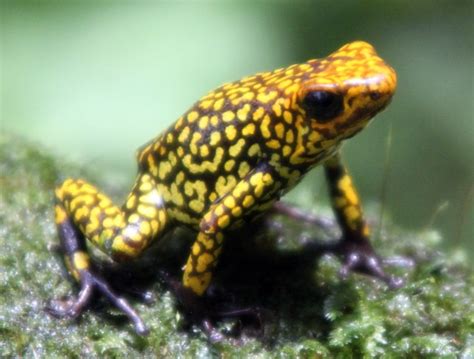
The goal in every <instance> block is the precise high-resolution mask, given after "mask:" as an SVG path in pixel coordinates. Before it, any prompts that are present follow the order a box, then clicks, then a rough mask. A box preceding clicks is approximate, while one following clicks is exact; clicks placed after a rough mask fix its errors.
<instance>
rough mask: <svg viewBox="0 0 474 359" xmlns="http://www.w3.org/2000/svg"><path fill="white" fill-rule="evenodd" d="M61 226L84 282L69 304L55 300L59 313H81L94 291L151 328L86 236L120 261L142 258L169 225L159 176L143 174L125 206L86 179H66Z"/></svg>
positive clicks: (69, 260)
mask: <svg viewBox="0 0 474 359" xmlns="http://www.w3.org/2000/svg"><path fill="white" fill-rule="evenodd" d="M55 213H56V218H55V221H56V225H57V228H58V234H59V238H60V243H61V247H62V250H63V254H64V258H65V262H66V266H67V268H68V270H69V272H70V273H71V274H72V276H73V277H74V278H75V279H76V280H77V281H78V282H79V283H80V286H81V291H80V293H79V295H78V297H77V298H76V299H75V300H73V301H71V302H69V303H66V304H65V305H61V303H59V302H58V301H53V302H52V304H51V305H50V306H49V308H48V310H49V311H50V312H52V313H53V314H54V315H56V316H70V317H73V316H77V315H79V314H80V312H81V311H82V310H83V308H84V307H85V306H86V305H87V304H88V303H89V302H90V299H91V296H92V293H93V291H94V290H98V291H99V292H101V293H102V294H103V295H105V296H106V297H107V298H108V299H109V300H110V301H111V302H112V303H113V304H114V305H115V306H117V307H118V308H119V309H121V310H122V311H123V312H124V313H125V314H126V315H127V316H128V317H129V318H130V319H131V320H132V322H133V323H134V325H135V329H136V331H137V332H138V333H145V332H146V327H145V325H144V323H143V322H142V320H141V319H140V317H139V316H138V314H137V313H136V312H135V311H134V310H133V309H132V307H131V306H130V305H129V304H128V303H127V302H126V301H125V300H124V299H123V298H121V297H120V296H119V295H117V294H116V293H115V292H114V291H113V290H112V289H111V287H110V286H109V285H108V284H107V283H106V281H105V280H104V279H103V278H102V277H101V276H100V275H99V274H98V273H96V271H95V269H94V266H93V263H92V262H91V259H90V257H89V255H88V252H87V248H86V243H85V239H87V240H89V241H90V242H91V243H92V244H93V245H94V246H96V247H97V248H99V249H100V250H101V251H103V252H104V253H106V254H107V255H109V256H110V257H111V258H113V259H114V260H117V261H124V260H127V259H132V258H136V257H138V256H139V255H140V254H141V253H142V252H143V250H144V249H145V248H146V247H147V246H148V245H149V244H150V243H151V241H152V240H153V239H155V238H157V237H159V236H160V234H162V233H163V231H164V230H165V229H166V225H167V217H166V210H165V208H164V205H163V201H162V199H161V196H160V195H159V193H158V192H157V190H156V183H155V181H154V179H153V178H152V177H151V176H150V175H148V174H143V175H140V176H139V177H138V178H137V181H136V183H135V186H134V188H133V190H132V191H131V193H130V194H129V196H128V199H127V201H126V203H125V204H124V206H123V207H122V208H119V207H117V206H115V205H114V204H113V203H112V201H111V200H110V199H109V198H108V197H107V196H106V195H104V194H102V193H101V192H99V191H98V190H97V189H96V188H95V187H94V186H92V185H90V184H89V183H87V182H85V181H83V180H73V179H68V180H66V181H65V182H64V183H63V184H62V185H61V186H60V187H58V188H57V190H56V205H55Z"/></svg>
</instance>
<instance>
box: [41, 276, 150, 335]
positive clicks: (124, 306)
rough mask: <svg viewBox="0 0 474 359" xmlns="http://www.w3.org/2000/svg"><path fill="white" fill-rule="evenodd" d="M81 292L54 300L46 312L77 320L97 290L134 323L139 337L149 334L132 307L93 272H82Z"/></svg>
mask: <svg viewBox="0 0 474 359" xmlns="http://www.w3.org/2000/svg"><path fill="white" fill-rule="evenodd" d="M80 285H81V290H80V292H79V295H78V296H77V297H76V298H70V299H67V300H52V301H51V302H50V303H49V304H48V305H47V306H46V310H47V311H48V312H49V313H50V314H51V315H53V316H55V317H58V318H64V317H68V318H76V317H77V316H79V315H80V314H81V313H82V312H83V311H84V309H85V308H86V307H87V306H88V305H89V304H90V302H91V300H92V296H93V293H94V291H95V290H97V291H99V292H100V293H102V294H103V295H104V296H106V297H107V298H108V299H109V300H110V301H111V302H112V304H113V305H115V306H116V307H117V308H118V309H120V310H121V311H122V312H123V313H124V314H125V315H126V316H127V317H128V318H129V319H130V320H131V321H132V323H133V325H134V327H135V331H136V332H137V334H139V335H146V334H148V329H147V327H146V326H145V323H144V322H143V321H142V319H141V318H140V317H139V315H138V314H137V313H136V312H135V310H134V309H133V308H132V307H131V306H130V304H129V303H128V302H127V301H126V300H125V299H124V298H122V297H120V296H119V295H118V294H116V293H115V291H114V290H113V289H112V288H111V287H110V286H109V285H108V284H107V282H106V281H105V280H104V279H103V278H101V277H100V276H99V275H97V274H95V273H94V272H92V271H91V270H82V271H81V279H80Z"/></svg>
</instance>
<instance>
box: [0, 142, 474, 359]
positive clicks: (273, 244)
mask: <svg viewBox="0 0 474 359" xmlns="http://www.w3.org/2000/svg"><path fill="white" fill-rule="evenodd" d="M0 176H1V177H0V186H1V197H0V231H1V233H0V249H1V251H0V356H1V357H114V358H115V357H130V356H132V357H135V356H140V357H173V358H174V357H214V356H217V357H219V356H222V357H228V358H230V357H238V358H241V357H288V358H293V357H304V358H306V357H307V358H314V357H321V358H326V357H328V358H332V357H336V358H347V357H356V358H358V357H365V358H372V357H384V358H386V357H388V358H399V357H410V358H411V357H423V358H424V357H433V358H435V357H436V358H438V357H445V358H459V357H461V358H466V359H467V358H473V357H474V334H473V333H474V274H473V272H472V267H471V266H470V264H469V263H468V259H467V255H466V253H464V252H462V251H451V252H449V253H443V252H442V251H441V250H440V244H439V242H440V241H441V240H443V239H442V238H441V237H440V235H439V234H438V233H437V232H435V231H433V230H431V229H426V230H423V231H420V232H409V231H404V230H401V229H398V228H396V227H395V226H394V225H392V224H390V225H385V226H384V227H385V230H384V231H381V235H380V236H377V237H380V238H378V239H376V240H375V241H374V245H375V247H376V248H377V250H378V251H379V252H380V253H381V254H383V255H395V254H396V255H403V256H407V257H410V258H412V259H413V260H414V261H415V263H416V264H415V266H414V268H411V269H408V270H407V269H390V270H392V271H393V272H394V273H396V274H398V275H402V276H405V280H406V285H405V286H404V287H403V288H401V289H398V290H390V289H388V288H387V287H386V286H385V285H383V284H382V283H379V282H377V281H375V280H373V279H371V278H367V277H364V276H361V275H352V276H351V277H350V278H349V279H347V280H345V281H342V280H341V279H340V278H339V277H338V275H337V272H338V268H339V263H338V261H337V260H336V259H335V258H334V257H332V256H329V255H325V256H318V255H317V253H311V252H308V251H307V248H308V243H311V242H312V241H322V240H325V239H327V237H328V235H327V234H325V232H324V231H321V230H319V229H317V228H316V229H313V228H309V227H307V226H304V225H300V224H295V223H292V222H291V221H288V220H287V219H284V218H276V219H275V222H274V224H275V223H276V224H277V225H279V227H278V226H274V227H278V228H280V229H279V230H275V228H273V229H272V230H270V231H268V232H265V231H263V232H261V233H260V235H258V236H255V238H254V239H245V240H240V241H238V240H231V241H229V244H228V245H229V246H234V249H233V250H227V251H226V253H225V256H224V257H223V258H222V261H221V265H220V267H219V268H218V275H217V278H216V288H218V290H221V291H222V292H225V293H226V294H225V295H227V296H228V297H229V298H231V299H232V305H234V306H235V307H239V306H240V307H259V308H262V313H263V320H262V323H263V324H262V325H263V327H262V328H259V329H258V330H257V329H255V330H249V329H248V328H246V325H243V329H242V330H241V331H240V333H239V335H240V339H241V340H240V341H241V343H240V344H239V345H235V342H234V341H232V340H224V341H223V342H220V343H217V344H211V343H209V342H208V341H207V339H206V336H205V335H204V334H203V333H202V332H201V330H199V329H198V328H196V327H187V328H183V323H184V318H183V315H181V313H180V311H179V310H178V309H176V301H175V298H174V296H173V294H172V293H171V292H170V291H169V290H168V288H167V286H166V285H164V284H163V282H162V281H160V280H159V276H158V272H159V271H158V269H157V268H159V267H160V266H162V267H163V268H167V269H169V270H170V271H171V272H172V273H174V274H175V275H176V276H179V274H180V266H181V265H182V263H183V262H184V259H185V256H186V252H187V250H188V249H187V248H189V245H190V237H191V236H190V235H189V233H185V232H175V233H173V234H172V235H170V236H168V238H167V239H165V240H164V241H163V243H162V244H158V245H157V246H155V248H154V249H152V250H151V251H150V254H148V255H147V256H146V257H145V258H144V259H143V261H139V262H137V263H132V264H131V265H130V266H122V267H119V268H115V267H113V266H110V265H108V264H107V263H105V264H104V270H106V271H108V276H109V277H110V278H111V279H114V277H115V279H117V277H118V278H119V279H120V280H122V279H123V280H124V281H125V282H126V281H129V282H131V283H138V284H139V286H141V288H144V289H146V290H149V291H151V292H152V293H154V295H155V296H156V300H155V302H154V303H153V304H152V305H149V304H145V303H142V302H140V301H138V300H134V299H133V298H131V299H130V301H131V302H132V304H133V305H134V307H135V308H136V309H137V311H138V312H139V313H140V314H141V316H142V318H143V319H144V320H145V322H146V323H147V324H148V326H149V328H150V334H149V335H148V336H147V337H140V336H137V335H136V334H135V333H134V332H133V327H132V325H131V324H130V323H129V322H128V321H127V319H126V318H125V317H124V316H123V315H122V314H121V313H119V312H118V311H117V310H116V309H114V308H113V307H111V306H110V305H109V303H108V302H107V301H106V300H104V299H103V298H99V299H98V300H97V301H96V303H95V304H94V305H93V306H92V308H91V309H90V310H87V311H86V312H84V313H83V314H82V315H81V316H80V318H78V319H77V320H65V319H64V320H58V319H55V318H53V317H51V316H50V315H48V314H47V312H46V311H45V310H44V308H45V305H46V304H47V303H48V301H49V300H50V299H51V298H59V297H61V296H66V295H70V294H72V293H74V292H77V287H76V286H75V284H74V283H72V282H71V281H70V280H68V279H67V278H68V277H67V275H66V274H65V272H64V269H63V265H62V261H61V258H60V256H59V255H57V254H56V252H55V251H54V245H55V244H57V243H58V242H57V235H56V231H55V226H54V221H53V211H52V204H53V190H54V187H55V185H56V184H57V183H58V182H59V181H60V180H61V179H63V178H65V177H66V176H72V177H86V178H87V179H88V180H91V181H92V182H94V183H97V184H98V185H99V186H100V187H101V188H103V189H104V190H105V191H106V192H107V193H110V194H112V196H113V197H114V194H118V193H122V195H124V194H125V193H126V189H125V188H117V186H116V185H114V184H113V179H112V180H109V181H106V180H104V177H101V176H99V175H98V174H94V173H91V172H88V173H86V172H84V171H83V170H82V169H81V168H80V167H78V166H74V165H71V164H67V163H64V161H63V160H62V159H60V158H59V157H55V156H54V154H51V153H48V152H47V151H45V150H43V149H42V148H41V147H39V146H37V145H35V144H31V143H29V142H28V141H25V140H23V139H21V138H19V137H17V136H12V135H3V136H2V137H1V138H0ZM318 209H320V208H314V210H318ZM325 210H326V211H327V209H325ZM369 217H370V213H369ZM281 228H283V229H284V234H283V235H282V234H281V233H280V232H281V231H282V230H281ZM374 232H375V233H378V231H377V230H376V231H374ZM446 240H447V239H446ZM316 259H317V260H316ZM135 275H136V276H137V277H138V278H140V280H139V281H134V280H133V278H135V277H134V276H135ZM244 324H245V323H244ZM235 325H236V320H235V321H232V320H225V321H223V322H220V323H218V326H219V328H220V330H222V331H224V332H225V331H228V332H229V333H232V332H233V329H232V328H233V327H235ZM249 326H250V325H249ZM250 327H251V326H250ZM229 335H230V334H229Z"/></svg>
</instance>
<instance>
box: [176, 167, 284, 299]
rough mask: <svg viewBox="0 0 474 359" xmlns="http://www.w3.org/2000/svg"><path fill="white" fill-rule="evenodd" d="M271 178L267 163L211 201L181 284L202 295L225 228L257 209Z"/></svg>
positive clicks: (208, 280)
mask: <svg viewBox="0 0 474 359" xmlns="http://www.w3.org/2000/svg"><path fill="white" fill-rule="evenodd" d="M274 183H275V180H274V178H273V173H272V171H271V169H270V168H269V167H268V166H261V167H259V168H256V169H255V170H253V171H251V172H250V173H249V174H248V175H247V176H246V177H245V178H244V179H243V180H241V181H240V182H239V183H237V185H236V186H235V187H234V189H232V190H230V191H229V192H228V193H227V194H226V195H225V196H224V197H222V198H221V199H220V200H219V202H217V203H215V204H213V205H212V206H211V208H210V210H209V211H208V212H207V213H206V214H205V215H204V217H203V219H202V221H201V224H200V232H199V234H198V236H197V239H196V241H195V242H194V244H193V245H192V247H191V253H190V255H189V257H188V260H187V263H186V267H185V270H184V275H183V285H184V286H185V287H188V288H190V289H191V290H192V291H193V292H194V293H196V294H197V295H202V294H203V293H204V292H205V291H206V289H207V287H208V286H209V284H210V282H211V279H212V271H213V269H214V268H215V266H216V265H217V261H218V258H219V255H220V253H221V250H222V244H223V241H224V238H225V231H226V230H227V229H229V227H230V226H232V224H234V223H235V222H237V221H238V220H239V219H241V218H242V217H243V216H245V214H246V213H248V212H250V211H252V210H253V209H255V208H258V206H259V203H260V202H261V201H260V200H261V199H262V198H264V197H265V195H266V194H268V193H269V192H271V191H272V190H273V188H274Z"/></svg>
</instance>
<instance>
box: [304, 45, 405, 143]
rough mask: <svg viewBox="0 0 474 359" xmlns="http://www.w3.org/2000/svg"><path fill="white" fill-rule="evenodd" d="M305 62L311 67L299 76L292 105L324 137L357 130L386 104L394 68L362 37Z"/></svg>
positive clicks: (394, 82)
mask: <svg viewBox="0 0 474 359" xmlns="http://www.w3.org/2000/svg"><path fill="white" fill-rule="evenodd" d="M308 64H309V65H311V66H312V67H313V69H312V70H311V71H309V76H308V73H307V76H305V78H304V79H302V82H301V86H300V88H299V91H298V92H297V94H296V99H295V107H296V108H297V109H298V112H300V113H301V114H302V115H303V117H305V118H306V119H307V120H309V121H310V124H311V126H310V128H311V129H312V130H313V131H317V132H318V133H319V134H320V135H322V137H323V138H325V139H335V140H341V139H345V138H349V137H351V136H353V135H354V134H355V133H357V132H359V131H360V130H361V129H362V128H363V127H364V126H365V125H366V124H367V123H368V121H369V120H370V119H371V118H372V117H373V116H374V115H375V114H376V113H378V112H379V111H381V110H382V109H384V108H385V107H386V106H387V104H388V103H389V102H390V100H391V98H392V96H393V94H394V92H395V89H396V86H397V76H396V73H395V71H394V70H393V69H392V68H391V67H390V66H389V65H387V64H386V63H385V62H384V61H383V60H382V59H381V58H380V57H379V56H378V55H377V53H376V52H375V49H374V48H373V47H372V45H370V44H368V43H366V42H363V41H356V42H352V43H349V44H347V45H344V46H343V47H341V48H340V49H339V50H337V51H336V52H334V53H332V54H331V55H329V56H328V57H326V58H324V59H319V60H310V61H309V62H308Z"/></svg>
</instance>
